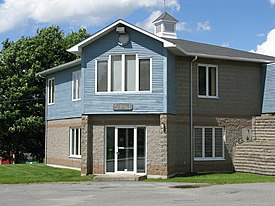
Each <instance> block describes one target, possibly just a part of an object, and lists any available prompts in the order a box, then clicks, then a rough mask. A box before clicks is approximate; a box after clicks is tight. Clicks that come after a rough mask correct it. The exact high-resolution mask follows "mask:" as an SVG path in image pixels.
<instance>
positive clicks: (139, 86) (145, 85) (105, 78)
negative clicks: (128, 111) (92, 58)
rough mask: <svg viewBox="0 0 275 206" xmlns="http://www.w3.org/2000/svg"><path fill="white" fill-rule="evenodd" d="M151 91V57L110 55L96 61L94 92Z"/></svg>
mask: <svg viewBox="0 0 275 206" xmlns="http://www.w3.org/2000/svg"><path fill="white" fill-rule="evenodd" d="M138 91H151V59H150V58H144V59H139V58H138V57H137V55H126V54H122V55H111V56H110V57H109V60H97V62H96V92H138Z"/></svg>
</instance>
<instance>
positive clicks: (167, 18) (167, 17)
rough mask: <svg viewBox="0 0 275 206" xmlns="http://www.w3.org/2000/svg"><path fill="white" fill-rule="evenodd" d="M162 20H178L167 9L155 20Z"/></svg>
mask: <svg viewBox="0 0 275 206" xmlns="http://www.w3.org/2000/svg"><path fill="white" fill-rule="evenodd" d="M160 20H166V21H172V22H178V20H176V19H175V18H174V17H172V16H171V15H170V14H168V13H167V12H166V11H165V12H164V13H163V14H162V15H160V16H159V17H158V18H157V19H156V20H155V21H153V23H154V22H157V21H160Z"/></svg>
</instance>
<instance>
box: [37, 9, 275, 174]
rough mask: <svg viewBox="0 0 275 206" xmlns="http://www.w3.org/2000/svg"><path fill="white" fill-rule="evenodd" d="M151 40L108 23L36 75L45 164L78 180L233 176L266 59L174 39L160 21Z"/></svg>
mask: <svg viewBox="0 0 275 206" xmlns="http://www.w3.org/2000/svg"><path fill="white" fill-rule="evenodd" d="M153 23H154V24H155V33H154V34H152V33H150V32H147V31H145V30H143V29H142V28H139V27H137V26H134V25H132V24H130V23H128V22H125V21H123V20H117V21H116V22H114V23H112V24H111V25H109V26H107V27H106V28H104V29H102V30H100V31H99V32H97V33H95V34H94V35H92V36H91V37H90V38H88V39H86V40H84V41H82V42H80V43H79V44H77V45H75V46H73V47H72V48H70V49H69V50H68V52H71V53H74V54H77V55H80V57H81V58H80V59H78V60H75V61H72V62H69V63H66V64H63V65H60V66H57V67H54V68H51V69H48V70H45V71H43V72H40V73H39V75H42V76H46V78H47V94H46V95H47V104H46V150H45V151H46V163H47V164H48V165H56V166H66V167H72V168H78V169H81V174H83V175H85V174H90V173H93V174H107V173H109V174H116V173H125V174H146V175H148V176H149V177H170V176H173V175H178V174H188V173H191V172H217V171H233V170H234V168H233V162H232V161H233V158H234V147H235V145H236V143H237V142H238V140H240V139H241V138H242V136H243V135H244V134H246V135H247V134H249V133H250V132H249V131H250V130H251V124H252V117H253V116H256V115H260V114H261V108H262V97H263V84H264V77H265V67H266V64H269V63H272V62H275V57H269V56H265V55H259V54H255V53H250V52H244V51H239V50H235V49H230V48H225V47H220V46H214V45H208V44H202V43H197V42H191V41H186V40H182V39H178V38H177V35H176V23H177V21H176V20H175V19H174V18H173V17H172V16H170V15H169V14H168V13H166V12H164V13H163V14H162V15H161V16H160V17H159V18H157V19H156V20H155V21H154V22H153Z"/></svg>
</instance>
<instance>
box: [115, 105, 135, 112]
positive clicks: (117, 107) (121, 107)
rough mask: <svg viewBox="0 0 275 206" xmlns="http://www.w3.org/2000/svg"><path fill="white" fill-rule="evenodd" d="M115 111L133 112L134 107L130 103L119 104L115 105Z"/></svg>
mask: <svg viewBox="0 0 275 206" xmlns="http://www.w3.org/2000/svg"><path fill="white" fill-rule="evenodd" d="M113 110H114V111H132V110H133V105H132V104H129V103H117V104H113Z"/></svg>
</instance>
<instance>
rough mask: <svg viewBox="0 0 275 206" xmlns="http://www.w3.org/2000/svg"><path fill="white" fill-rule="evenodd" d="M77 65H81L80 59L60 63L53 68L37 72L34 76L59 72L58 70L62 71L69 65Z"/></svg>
mask: <svg viewBox="0 0 275 206" xmlns="http://www.w3.org/2000/svg"><path fill="white" fill-rule="evenodd" d="M78 65H81V59H76V60H74V61H71V62H68V63H65V64H62V65H59V66H57V67H53V68H50V69H47V70H44V71H42V72H39V73H37V74H35V75H36V76H47V75H48V74H51V73H55V72H59V71H62V70H64V69H68V68H70V67H74V66H78Z"/></svg>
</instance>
